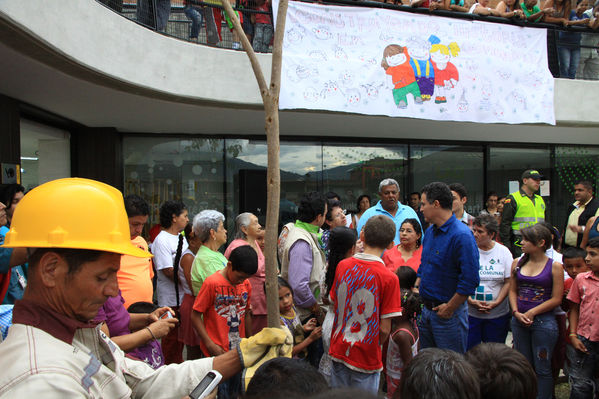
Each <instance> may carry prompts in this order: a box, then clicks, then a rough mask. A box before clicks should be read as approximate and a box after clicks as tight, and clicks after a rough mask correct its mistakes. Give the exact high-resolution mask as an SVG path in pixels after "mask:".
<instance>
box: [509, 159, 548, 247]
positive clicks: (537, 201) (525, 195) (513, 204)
mask: <svg viewBox="0 0 599 399" xmlns="http://www.w3.org/2000/svg"><path fill="white" fill-rule="evenodd" d="M542 178H543V176H542V175H541V174H540V173H539V172H538V171H536V170H534V169H528V170H526V171H524V173H522V186H521V187H520V190H518V191H516V192H514V193H511V194H510V195H508V196H507V198H506V200H505V204H504V206H503V213H502V215H501V225H500V226H499V236H500V237H501V242H502V243H503V244H504V245H505V246H506V247H508V248H509V249H510V251H511V252H512V255H513V256H514V258H517V257H519V256H520V255H522V244H521V243H520V241H521V240H522V236H521V235H520V230H522V229H523V228H524V227H527V226H532V225H533V224H536V223H539V222H543V221H544V220H545V210H546V207H545V201H543V198H542V197H541V196H540V195H538V194H535V193H536V192H537V191H539V187H540V186H541V179H542Z"/></svg>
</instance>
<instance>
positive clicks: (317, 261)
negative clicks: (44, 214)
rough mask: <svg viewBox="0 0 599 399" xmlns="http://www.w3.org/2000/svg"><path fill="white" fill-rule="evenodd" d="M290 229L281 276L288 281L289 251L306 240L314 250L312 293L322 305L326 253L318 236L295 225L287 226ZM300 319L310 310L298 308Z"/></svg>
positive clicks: (284, 246)
mask: <svg viewBox="0 0 599 399" xmlns="http://www.w3.org/2000/svg"><path fill="white" fill-rule="evenodd" d="M287 226H288V227H289V234H288V235H287V238H286V240H285V242H284V243H283V248H282V256H281V276H282V277H283V278H284V279H285V280H287V279H288V278H289V249H291V247H292V246H293V244H294V243H295V242H296V241H297V240H304V241H306V242H307V243H308V244H309V245H310V248H311V249H312V271H311V272H310V282H309V286H310V291H312V294H313V295H314V298H316V302H318V304H320V305H322V295H324V292H323V293H321V292H320V281H321V280H322V277H323V275H324V273H325V272H326V265H327V263H326V258H325V255H324V252H323V251H322V250H321V248H320V243H319V242H318V237H317V236H316V234H312V233H308V232H307V231H306V230H304V229H302V228H299V227H295V226H293V225H287ZM297 312H298V314H299V317H300V319H302V320H303V319H304V318H306V317H308V316H309V315H310V310H309V309H305V308H300V307H298V308H297Z"/></svg>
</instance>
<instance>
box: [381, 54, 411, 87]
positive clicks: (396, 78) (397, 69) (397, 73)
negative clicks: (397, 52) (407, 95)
mask: <svg viewBox="0 0 599 399" xmlns="http://www.w3.org/2000/svg"><path fill="white" fill-rule="evenodd" d="M385 73H386V74H387V75H391V79H393V87H394V88H396V89H401V88H402V87H406V86H407V85H409V84H411V83H414V82H415V81H416V78H415V77H414V70H413V69H412V66H411V65H410V57H408V58H407V59H406V62H404V63H403V64H399V65H397V66H392V67H389V68H387V70H386V71H385Z"/></svg>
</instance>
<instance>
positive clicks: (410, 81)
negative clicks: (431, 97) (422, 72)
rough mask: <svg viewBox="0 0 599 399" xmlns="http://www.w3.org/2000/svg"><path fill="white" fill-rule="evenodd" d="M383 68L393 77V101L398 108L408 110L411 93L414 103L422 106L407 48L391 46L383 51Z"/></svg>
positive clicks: (397, 45)
mask: <svg viewBox="0 0 599 399" xmlns="http://www.w3.org/2000/svg"><path fill="white" fill-rule="evenodd" d="M381 67H383V69H384V70H385V73H386V74H387V75H390V76H391V81H392V83H393V100H394V101H395V105H397V107H398V108H402V109H403V108H407V106H408V97H407V95H408V94H409V93H411V94H412V96H414V102H415V103H417V104H422V97H421V95H420V89H419V88H418V84H417V83H416V78H415V76H414V70H413V69H412V67H411V66H410V57H409V56H408V50H407V48H406V47H402V46H400V45H399V44H390V45H388V46H387V47H385V50H384V51H383V60H382V61H381Z"/></svg>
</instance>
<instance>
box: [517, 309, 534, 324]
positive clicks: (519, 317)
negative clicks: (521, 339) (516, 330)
mask: <svg viewBox="0 0 599 399" xmlns="http://www.w3.org/2000/svg"><path fill="white" fill-rule="evenodd" d="M514 317H515V318H516V320H518V322H520V324H522V325H523V326H525V327H529V326H530V325H531V324H532V320H530V319H529V318H528V317H526V316H525V315H524V313H520V312H514Z"/></svg>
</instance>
